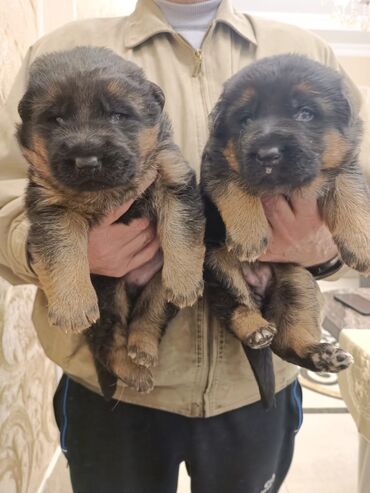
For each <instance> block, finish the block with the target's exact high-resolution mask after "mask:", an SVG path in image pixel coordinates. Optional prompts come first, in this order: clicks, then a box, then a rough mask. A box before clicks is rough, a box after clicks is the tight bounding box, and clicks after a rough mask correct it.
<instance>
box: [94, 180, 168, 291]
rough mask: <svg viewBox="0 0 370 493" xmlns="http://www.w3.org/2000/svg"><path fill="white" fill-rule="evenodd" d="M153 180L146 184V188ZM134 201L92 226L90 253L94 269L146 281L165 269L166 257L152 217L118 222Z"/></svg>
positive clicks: (138, 281) (116, 275)
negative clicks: (164, 259) (162, 252)
mask: <svg viewBox="0 0 370 493" xmlns="http://www.w3.org/2000/svg"><path fill="white" fill-rule="evenodd" d="M151 183H152V182H150V183H145V184H143V187H142V191H144V190H145V189H146V188H148V186H149V185H150V184H151ZM133 202H134V200H129V201H128V202H125V203H124V204H122V205H121V206H119V207H117V208H116V209H114V210H113V211H111V212H110V213H109V214H108V215H107V216H105V217H104V219H103V220H102V221H101V222H100V223H99V224H98V225H97V226H95V227H93V228H91V230H90V231H89V235H88V249H87V256H88V261H89V266H90V272H91V273H93V274H100V275H104V276H109V277H123V276H126V279H127V281H128V282H131V283H135V284H138V285H144V284H146V283H147V282H148V281H149V280H150V279H151V278H152V277H153V275H154V274H155V273H156V272H158V271H159V270H160V269H161V267H162V263H163V259H162V254H161V252H160V251H159V249H160V243H159V239H158V237H157V235H156V230H155V228H154V227H153V225H151V224H150V223H149V221H148V219H146V218H140V219H134V220H133V221H132V222H131V223H130V224H128V225H127V224H122V223H115V221H117V219H119V218H120V217H121V216H122V215H123V214H124V213H125V212H127V210H128V209H129V208H130V206H131V205H132V203H133Z"/></svg>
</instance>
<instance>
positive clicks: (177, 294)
mask: <svg viewBox="0 0 370 493" xmlns="http://www.w3.org/2000/svg"><path fill="white" fill-rule="evenodd" d="M203 289H204V282H203V280H200V281H198V282H197V283H196V284H195V285H194V284H193V285H192V286H189V287H188V286H180V285H179V286H177V287H175V288H169V287H168V288H166V299H167V301H168V302H169V303H173V304H174V305H176V306H177V307H178V308H186V307H187V306H193V305H194V304H195V303H196V302H197V301H198V299H199V298H200V297H201V296H202V295H203Z"/></svg>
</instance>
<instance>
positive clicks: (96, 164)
mask: <svg viewBox="0 0 370 493" xmlns="http://www.w3.org/2000/svg"><path fill="white" fill-rule="evenodd" d="M75 163H76V167H77V168H78V169H86V168H90V169H93V168H100V165H101V163H100V160H99V159H98V158H97V157H96V156H85V157H76V159H75Z"/></svg>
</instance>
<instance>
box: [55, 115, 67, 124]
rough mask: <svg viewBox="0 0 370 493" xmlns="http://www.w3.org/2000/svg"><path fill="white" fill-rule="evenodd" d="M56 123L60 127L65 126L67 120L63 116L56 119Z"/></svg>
mask: <svg viewBox="0 0 370 493" xmlns="http://www.w3.org/2000/svg"><path fill="white" fill-rule="evenodd" d="M55 121H56V122H57V124H58V125H64V124H65V120H64V118H62V117H61V116H57V117H56V118H55Z"/></svg>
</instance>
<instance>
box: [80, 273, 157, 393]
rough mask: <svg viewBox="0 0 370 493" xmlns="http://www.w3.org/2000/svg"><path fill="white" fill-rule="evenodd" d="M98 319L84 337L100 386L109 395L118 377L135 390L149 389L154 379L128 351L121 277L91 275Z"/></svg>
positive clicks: (126, 302)
mask: <svg viewBox="0 0 370 493" xmlns="http://www.w3.org/2000/svg"><path fill="white" fill-rule="evenodd" d="M93 283H94V287H95V289H96V291H97V293H98V297H99V307H100V313H101V318H100V320H99V321H98V322H97V323H96V324H94V325H93V326H92V327H91V328H90V329H88V331H87V333H86V336H87V341H88V343H89V346H90V350H91V352H92V354H93V356H94V360H95V366H96V370H97V374H98V379H99V383H100V386H101V388H102V392H103V395H104V397H105V398H106V399H110V398H112V396H113V394H114V392H115V389H116V379H117V378H119V379H120V380H122V381H123V382H124V383H125V384H127V385H128V386H129V387H132V388H134V389H135V390H137V391H138V392H150V391H151V390H152V389H153V378H152V375H151V373H150V371H149V370H148V369H147V368H141V367H138V366H137V365H135V364H134V363H133V362H132V361H131V359H130V358H129V357H128V352H127V335H128V326H127V317H128V311H129V303H128V298H127V295H126V288H125V283H124V280H123V279H114V278H108V277H103V276H93Z"/></svg>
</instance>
